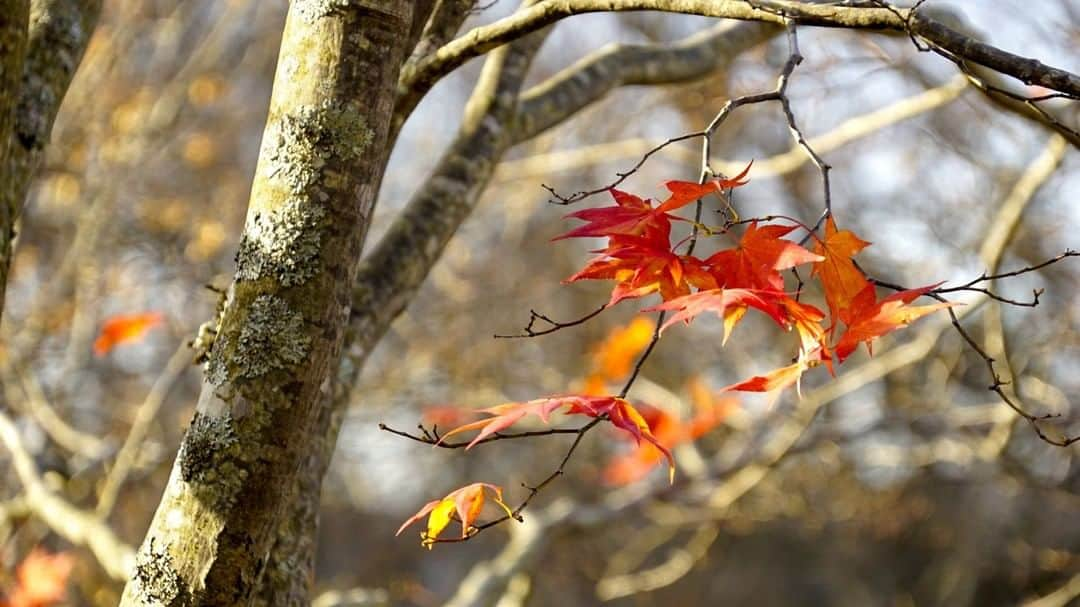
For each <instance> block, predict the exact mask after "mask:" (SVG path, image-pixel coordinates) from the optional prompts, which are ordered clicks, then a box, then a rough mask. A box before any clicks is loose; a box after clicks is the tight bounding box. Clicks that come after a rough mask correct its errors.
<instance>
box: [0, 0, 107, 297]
mask: <svg viewBox="0 0 1080 607" xmlns="http://www.w3.org/2000/svg"><path fill="white" fill-rule="evenodd" d="M26 4H27V3H26V2H25V0H23V1H22V2H20V1H19V0H0V30H6V29H7V28H8V27H9V26H8V25H5V24H7V23H13V22H14V21H20V20H21V21H20V22H21V23H22V28H23V32H24V34H23V35H24V36H26V40H25V43H24V44H25V58H24V59H23V60H21V61H20V64H21V66H22V67H21V69H20V70H19V71H17V72H11V71H8V70H7V69H4V71H3V73H2V74H0V97H3V98H4V99H2V100H0V114H3V113H4V108H3V106H4V105H5V104H6V103H10V101H11V98H12V97H11V95H14V94H16V91H17V97H15V99H17V101H15V103H16V105H15V110H14V112H15V113H14V118H13V119H14V123H13V125H12V126H11V128H12V129H13V132H12V131H8V130H7V127H5V126H4V125H3V124H0V142H3V141H7V142H9V143H10V145H9V146H8V149H7V155H6V157H5V156H4V154H3V153H2V152H0V177H2V179H0V311H2V310H3V302H4V292H5V290H6V289H5V288H6V286H7V278H8V276H7V274H8V268H9V267H10V266H11V253H12V250H11V243H12V240H13V239H14V237H15V220H16V219H18V217H19V213H20V211H21V210H22V205H23V201H24V200H25V199H26V193H27V190H28V189H29V187H30V182H31V179H32V178H33V176H34V173H35V172H36V171H37V167H38V165H39V164H40V163H41V155H42V152H43V151H44V149H45V144H46V143H48V141H49V133H51V132H52V125H53V120H54V119H55V118H56V112H57V111H58V110H59V109H60V102H61V101H63V99H64V94H65V93H66V92H67V89H68V85H69V84H71V78H72V77H73V76H74V75H75V69H76V68H77V67H78V66H79V62H80V61H82V56H83V52H84V51H85V50H86V45H87V43H89V42H90V35H91V34H92V33H93V31H94V25H95V24H96V23H97V18H98V15H99V14H100V13H101V0H78V1H73V0H35V1H33V2H31V3H30V14H29V26H27V21H26V17H25V16H23V14H22V13H21V11H23V10H25V7H26ZM9 11H11V12H10V13H9ZM9 15H11V16H13V17H14V20H13V21H11V22H9V21H6V20H7V19H8V17H9ZM4 36H5V34H3V33H0V38H3V37H4ZM8 43H10V41H9V42H8ZM8 43H5V42H2V41H0V46H5V45H6V44H8ZM5 48H7V47H6V46H5ZM12 50H14V47H12ZM8 52H9V51H8V50H4V49H0V55H5V54H6V53H8ZM10 59H11V58H10V57H8V58H6V59H0V61H3V62H5V64H6V63H7V61H8V60H10ZM9 67H10V66H9ZM16 74H18V77H19V79H20V82H19V83H18V84H17V85H14V86H13V85H12V84H11V79H12V78H15V77H16ZM3 121H4V119H3V118H0V123H2V122H3ZM9 134H10V135H13V136H9Z"/></svg>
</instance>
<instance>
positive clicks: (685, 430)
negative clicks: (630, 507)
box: [603, 378, 738, 485]
mask: <svg viewBox="0 0 1080 607" xmlns="http://www.w3.org/2000/svg"><path fill="white" fill-rule="evenodd" d="M687 389H688V390H689V392H690V398H691V400H692V401H693V404H694V415H693V417H692V418H691V419H689V420H681V419H679V418H678V417H676V416H675V415H672V414H671V413H669V412H667V411H665V410H663V409H660V408H658V407H652V406H649V405H640V406H639V407H638V411H639V412H640V413H641V417H642V418H643V419H644V420H645V421H646V423H647V424H648V426H649V429H650V431H651V432H652V434H653V436H654V437H655V438H656V441H657V442H658V443H659V444H661V445H663V446H664V447H666V448H667V449H669V450H671V449H674V448H675V447H677V446H678V445H680V444H683V443H687V442H690V441H693V440H696V439H698V438H699V437H701V436H702V435H703V434H705V433H707V432H709V431H710V430H712V429H713V428H715V427H716V426H717V425H718V424H720V423H721V422H722V421H723V420H724V419H725V418H726V417H727V416H728V414H730V412H731V411H733V410H734V409H735V407H737V406H738V400H736V399H734V398H730V397H724V398H717V397H716V395H715V392H713V391H712V390H711V389H709V388H708V386H706V385H705V383H704V382H703V381H702V380H701V379H700V378H695V379H693V380H691V381H690V382H689V383H688V386H687ZM663 458H664V453H663V452H661V451H660V450H659V449H656V448H655V447H653V446H652V445H651V444H650V445H640V444H639V445H638V447H637V448H635V449H634V450H632V451H629V452H627V453H624V454H621V455H619V456H616V457H614V458H612V459H611V460H610V461H609V462H608V464H607V465H606V466H604V470H603V479H604V482H605V483H607V484H609V485H625V484H628V483H632V482H635V481H637V480H640V479H641V478H643V477H645V476H646V475H647V474H648V473H649V472H650V471H651V470H652V469H653V468H654V467H655V466H656V464H658V463H659V462H660V461H661V460H663Z"/></svg>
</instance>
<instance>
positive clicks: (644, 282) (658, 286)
mask: <svg viewBox="0 0 1080 607" xmlns="http://www.w3.org/2000/svg"><path fill="white" fill-rule="evenodd" d="M669 247H670V244H669V243H668V242H667V241H666V240H663V241H660V240H656V239H648V238H643V237H636V236H619V237H612V239H611V244H610V245H608V247H606V248H604V249H601V250H599V251H597V252H598V253H600V255H599V256H598V257H596V258H594V259H593V260H592V261H590V262H589V263H588V264H586V266H585V267H584V268H582V269H581V270H580V271H579V272H578V273H576V274H574V275H573V276H571V277H570V278H567V279H566V280H564V281H563V282H564V283H571V282H576V281H578V280H614V281H616V283H617V284H616V285H615V288H614V289H613V290H612V292H611V299H610V300H608V303H607V305H608V306H613V305H615V304H617V303H619V302H620V301H622V300H624V299H632V298H636V297H643V296H645V295H649V294H651V293H657V292H659V293H660V296H661V297H662V298H663V299H664V300H665V301H666V300H669V299H673V298H675V297H679V296H681V295H686V294H688V293H690V287H691V286H695V287H697V288H710V287H713V286H715V285H716V281H715V279H714V278H713V277H712V275H711V274H710V273H709V272H708V271H707V270H706V268H705V266H704V265H703V264H702V262H701V260H700V259H698V258H696V257H693V256H689V255H676V254H675V253H673V252H672V251H671V250H670V248H669Z"/></svg>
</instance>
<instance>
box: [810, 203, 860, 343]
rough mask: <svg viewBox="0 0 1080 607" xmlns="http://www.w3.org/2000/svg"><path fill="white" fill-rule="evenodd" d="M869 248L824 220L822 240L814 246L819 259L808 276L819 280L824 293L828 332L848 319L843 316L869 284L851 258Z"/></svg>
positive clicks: (845, 231)
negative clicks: (823, 236) (820, 258)
mask: <svg viewBox="0 0 1080 607" xmlns="http://www.w3.org/2000/svg"><path fill="white" fill-rule="evenodd" d="M868 246H870V243H869V242H866V241H865V240H862V239H861V238H859V237H858V236H856V235H855V233H854V232H851V231H849V230H837V229H836V222H835V221H833V218H832V216H829V218H828V219H827V220H826V221H825V238H824V239H821V240H819V241H818V242H817V243H816V244H815V245H814V252H815V253H817V254H819V255H821V256H822V258H823V259H822V260H821V261H819V262H818V263H815V264H814V267H813V270H812V271H811V273H810V275H811V276H817V277H819V278H820V279H821V285H822V289H823V290H824V292H825V302H826V303H827V304H828V306H829V314H830V315H831V316H832V318H833V322H832V330H835V329H836V325H837V321H843V322H844V323H845V324H846V323H847V318H850V316H849V315H848V314H847V313H846V311H847V310H848V308H850V307H851V304H852V301H853V300H854V299H855V297H857V296H858V295H859V293H860V292H862V290H863V289H865V288H866V285H868V284H870V283H869V282H868V281H867V280H866V276H864V275H863V273H862V272H861V271H859V268H857V267H855V262H854V261H852V257H853V256H854V255H855V254H856V253H858V252H859V251H861V250H863V249H864V248H866V247H868Z"/></svg>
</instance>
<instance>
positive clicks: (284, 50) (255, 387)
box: [121, 0, 415, 606]
mask: <svg viewBox="0 0 1080 607" xmlns="http://www.w3.org/2000/svg"><path fill="white" fill-rule="evenodd" d="M414 4H415V3H414V2H413V1H412V0H388V1H382V2H373V1H371V0H363V1H360V0H294V1H293V2H292V4H291V6H290V9H289V15H288V19H287V21H286V25H285V31H284V35H283V37H282V42H281V51H280V55H279V59H278V68H277V73H276V75H275V81H274V92H273V96H272V98H271V102H270V115H269V118H268V120H267V126H266V129H265V131H264V135H263V144H262V149H261V151H260V156H259V163H258V167H257V168H256V174H255V179H254V182H253V186H252V193H251V200H250V204H249V209H248V216H247V222H246V225H245V228H244V233H243V236H242V239H241V243H240V249H239V252H238V253H237V270H236V277H235V279H234V281H233V284H232V286H231V287H230V288H229V291H228V294H227V297H226V302H225V307H224V310H223V312H222V316H221V318H220V321H219V327H218V333H217V337H216V339H215V342H214V345H213V349H212V351H211V354H210V360H209V362H208V363H207V370H206V377H205V379H204V382H203V387H202V393H201V395H200V398H199V403H198V407H197V411H196V413H195V417H194V420H193V421H192V424H191V427H190V428H189V429H188V431H187V434H186V436H185V437H184V441H183V444H182V445H181V448H180V453H179V454H178V455H177V459H176V462H175V464H174V465H173V470H172V474H171V476H170V479H169V482H168V485H167V487H166V489H165V495H164V496H163V498H162V500H161V503H160V504H159V506H158V510H157V512H156V514H155V516H154V519H153V521H152V523H151V526H150V530H149V532H148V533H147V536H146V539H145V540H144V542H143V545H142V548H141V549H140V551H139V554H138V557H137V563H136V568H135V571H134V572H133V575H132V579H131V581H130V582H129V583H128V585H127V587H126V588H125V590H124V597H123V600H122V602H121V605H125V606H130V605H169V606H173V605H185V606H187V605H247V604H250V603H251V602H252V601H253V599H254V596H255V592H256V589H257V587H258V582H259V578H260V576H261V575H262V570H263V568H264V565H265V563H266V560H267V555H268V552H269V551H270V548H271V546H272V545H273V541H274V532H275V530H276V529H277V528H278V526H279V524H280V523H281V518H282V514H283V512H284V507H285V506H286V505H287V504H288V503H289V502H290V498H291V496H290V495H289V493H290V490H291V489H292V488H293V487H294V483H295V481H296V478H297V474H298V471H299V470H300V469H301V459H302V458H303V457H304V454H305V453H306V452H307V449H308V448H309V444H310V443H311V442H312V440H313V434H312V431H313V430H314V427H315V422H316V420H317V418H318V417H319V416H320V413H321V410H322V409H323V406H322V405H321V404H320V402H321V401H320V391H321V389H322V387H323V386H324V382H326V380H327V379H328V378H329V376H330V373H331V370H333V369H335V368H336V366H337V361H338V359H339V357H340V352H341V344H342V337H343V335H344V331H345V327H346V324H347V321H348V317H349V309H350V300H351V295H352V284H353V278H354V276H355V274H356V269H357V263H358V261H359V258H360V250H361V247H362V244H363V239H364V234H365V233H366V228H367V222H368V220H369V218H370V217H371V212H372V208H373V206H374V202H375V195H376V190H377V185H378V182H379V177H380V175H381V173H382V171H383V169H384V166H385V162H386V159H387V154H386V153H385V147H386V144H387V141H386V140H387V131H388V127H389V124H390V119H391V115H392V112H393V100H394V91H395V86H396V84H397V78H398V71H399V69H400V66H401V64H402V62H403V61H404V58H405V56H406V54H407V52H408V50H409V48H408V45H409V39H410V37H411V36H410V34H412V26H413V21H412V14H413V11H414Z"/></svg>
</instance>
